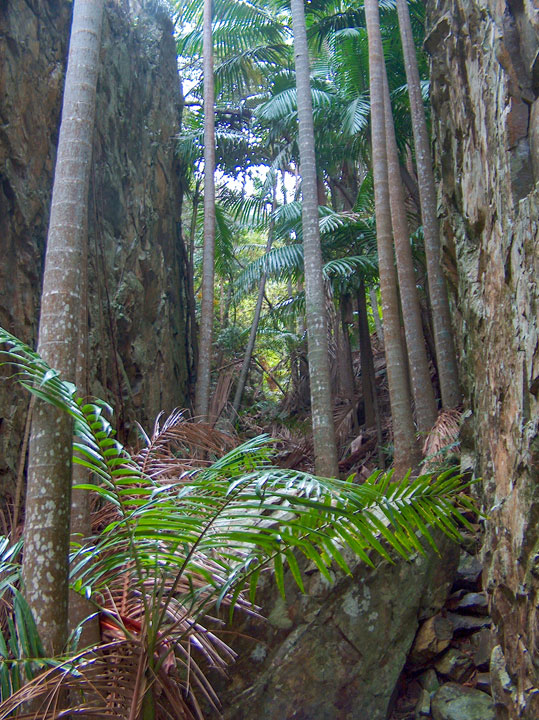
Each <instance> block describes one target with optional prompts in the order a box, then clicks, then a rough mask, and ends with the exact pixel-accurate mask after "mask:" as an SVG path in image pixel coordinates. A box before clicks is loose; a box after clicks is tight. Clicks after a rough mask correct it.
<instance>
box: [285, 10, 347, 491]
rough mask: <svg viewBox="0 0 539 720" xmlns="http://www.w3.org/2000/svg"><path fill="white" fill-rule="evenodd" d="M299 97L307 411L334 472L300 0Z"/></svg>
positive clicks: (295, 14)
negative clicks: (308, 407) (309, 403)
mask: <svg viewBox="0 0 539 720" xmlns="http://www.w3.org/2000/svg"><path fill="white" fill-rule="evenodd" d="M290 7H291V10H292V25H293V33H294V56H295V64H296V87H297V97H298V120H299V151H300V169H301V179H302V185H301V188H302V198H303V203H302V208H303V213H302V223H303V249H304V262H305V306H306V321H307V336H308V344H309V373H310V383H311V414H312V427H313V443H314V454H315V469H316V472H317V473H318V474H320V475H325V476H333V477H337V476H338V465H337V448H336V445H335V431H334V425H333V402H332V397H331V389H330V388H331V385H330V373H329V357H328V330H327V318H326V310H325V290H324V281H323V277H322V250H321V245H320V228H319V225H318V201H317V198H318V192H317V179H316V160H315V148H314V126H313V112H312V99H311V85H310V72H309V52H308V48H307V31H306V26H305V12H304V8H303V0H291V3H290Z"/></svg>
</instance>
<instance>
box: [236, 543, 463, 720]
mask: <svg viewBox="0 0 539 720" xmlns="http://www.w3.org/2000/svg"><path fill="white" fill-rule="evenodd" d="M441 543H442V547H443V556H442V558H438V557H436V556H434V555H429V556H428V557H427V558H416V559H415V560H414V561H413V562H411V563H407V562H401V561H398V562H397V563H396V564H395V565H389V564H387V563H382V564H381V565H380V566H379V567H377V568H376V570H370V569H369V568H367V567H366V566H365V565H358V566H357V567H356V569H355V571H354V577H353V578H347V577H338V578H337V581H336V583H335V585H334V586H333V587H332V588H329V587H328V585H327V583H326V582H324V581H323V579H322V578H321V577H320V575H319V573H318V572H313V573H312V574H310V575H308V577H307V584H306V594H305V595H299V594H298V591H297V589H295V588H294V587H293V586H292V584H291V582H290V580H288V581H287V597H286V601H285V602H283V601H282V599H279V597H278V595H277V594H276V592H275V590H270V588H269V586H268V588H267V589H266V591H264V592H263V594H262V602H261V604H262V609H263V612H264V614H266V616H269V617H270V619H271V623H272V625H270V624H269V623H268V624H266V625H262V624H260V623H255V622H254V621H252V620H250V621H249V620H247V619H245V622H243V623H242V624H241V625H240V626H239V627H238V628H237V629H238V630H239V631H241V632H242V633H243V634H246V635H250V636H252V637H254V638H256V643H254V642H251V643H250V644H249V643H247V641H246V645H245V648H244V649H243V650H242V646H241V645H240V646H239V647H238V649H239V650H240V658H239V661H238V663H237V665H236V666H235V667H233V668H231V677H230V679H229V681H228V682H227V684H226V687H225V686H223V695H222V698H223V704H224V707H225V711H224V716H225V718H227V720H247V719H250V718H252V717H253V716H254V714H255V715H256V717H257V719H258V720H275V718H279V720H287V719H288V718H290V719H292V718H294V719H295V718H305V719H307V718H308V719H309V720H326V719H327V720H330V719H331V720H353V719H359V718H385V717H386V714H387V711H388V708H389V705H390V701H391V697H392V694H393V691H394V689H395V686H396V683H397V680H398V678H399V675H400V673H401V671H402V668H403V666H404V663H405V661H406V656H407V653H408V651H409V649H410V646H411V644H412V641H413V639H414V636H415V633H416V630H417V628H418V624H419V621H418V615H419V613H420V611H421V608H422V607H423V606H424V603H425V602H426V603H427V604H432V603H433V594H432V591H431V588H430V587H429V583H430V578H431V577H432V575H433V573H435V574H436V573H437V574H438V575H439V574H440V573H442V572H443V573H445V576H446V581H445V582H444V583H442V585H443V586H444V587H446V588H447V589H449V587H450V586H451V583H452V578H453V574H454V571H455V570H456V566H457V562H458V548H457V547H455V546H454V545H451V544H449V541H445V540H444V541H441ZM436 566H438V567H437V568H436ZM442 569H443V570H442ZM444 600H445V598H440V599H439V601H440V602H441V603H443V602H444ZM439 607H440V606H438V607H437V608H436V607H435V610H439ZM259 648H265V650H266V652H264V653H263V652H258V649H259ZM255 658H256V659H255ZM254 708H256V711H255V710H254ZM412 711H413V706H412Z"/></svg>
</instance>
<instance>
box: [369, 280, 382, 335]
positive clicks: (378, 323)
mask: <svg viewBox="0 0 539 720" xmlns="http://www.w3.org/2000/svg"><path fill="white" fill-rule="evenodd" d="M369 300H370V301H371V308H372V316H373V318H374V326H375V327H376V334H377V335H378V339H379V340H380V342H381V343H382V344H383V343H384V328H383V325H382V319H381V317H380V311H379V310H378V296H377V295H376V290H375V289H374V287H373V286H372V285H371V287H370V288H369Z"/></svg>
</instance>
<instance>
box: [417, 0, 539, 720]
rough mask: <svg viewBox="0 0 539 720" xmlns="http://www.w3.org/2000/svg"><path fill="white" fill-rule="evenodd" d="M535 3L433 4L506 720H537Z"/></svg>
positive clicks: (448, 241)
mask: <svg viewBox="0 0 539 720" xmlns="http://www.w3.org/2000/svg"><path fill="white" fill-rule="evenodd" d="M533 6H534V4H533V3H532V2H529V1H528V0H523V2H516V1H511V2H504V1H503V0H502V1H501V2H494V0H486V2H481V3H480V2H474V1H473V0H442V1H441V2H436V3H435V2H432V1H430V2H428V3H427V7H428V15H429V19H428V26H429V27H428V32H429V33H430V34H429V35H428V37H427V40H426V43H425V45H426V48H427V50H428V51H429V53H430V56H431V70H432V76H431V94H432V108H433V129H434V135H435V144H434V145H435V153H436V165H437V173H438V179H439V182H440V185H439V198H440V214H441V221H442V235H443V240H444V242H445V262H446V266H447V269H448V271H449V277H450V279H451V281H452V291H453V302H454V318H455V325H456V331H457V332H456V337H457V342H458V344H459V351H460V363H461V379H462V382H463V386H464V388H465V395H466V397H467V408H468V410H469V419H468V421H467V425H466V426H465V428H464V433H463V435H464V440H465V441H466V442H467V444H468V448H467V449H468V451H469V453H470V464H473V465H474V469H475V471H476V472H477V474H478V475H481V476H482V477H483V478H484V486H483V492H484V500H485V506H486V509H487V511H488V512H489V514H490V518H491V519H490V521H489V522H488V523H487V537H486V542H485V547H484V550H483V556H484V562H485V574H486V577H485V581H486V582H485V585H486V588H487V590H488V593H489V599H490V605H491V613H492V618H493V620H494V622H495V624H496V638H497V642H498V643H499V647H498V648H495V650H496V653H495V656H496V663H493V664H491V671H492V672H493V673H495V674H497V675H498V676H500V677H499V678H498V680H496V678H494V677H493V679H492V683H493V690H494V693H495V700H496V702H497V709H498V714H499V717H501V718H509V717H510V718H517V717H518V718H529V719H530V720H531V719H532V718H537V717H539V692H538V690H537V687H538V677H537V653H538V652H539V627H538V625H537V610H536V606H537V593H538V590H539V583H538V577H539V538H538V529H537V528H538V518H539V502H538V500H539V496H538V492H539V485H538V484H537V466H538V459H539V453H538V450H539V445H538V439H537V425H538V407H537V395H538V392H539V343H538V325H537V309H538V304H537V279H538V278H539V254H538V252H537V248H538V239H539V238H538V233H539V190H538V185H537V183H538V181H539V162H538V160H539V142H538V132H539V131H538V128H539V100H538V92H539V82H538V81H539V75H538V71H539V66H538V56H537V50H538V47H539V11H538V10H537V9H534V7H533ZM472 453H473V455H472ZM534 657H535V660H533V658H534ZM534 663H535V664H534ZM504 673H505V675H504ZM497 688H498V689H497Z"/></svg>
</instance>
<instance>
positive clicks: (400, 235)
mask: <svg viewBox="0 0 539 720" xmlns="http://www.w3.org/2000/svg"><path fill="white" fill-rule="evenodd" d="M384 114H385V129H386V151H387V168H388V169H387V172H388V182H389V202H390V206H391V224H392V226H393V238H394V241H395V255H396V257H397V274H398V278H399V289H400V298H401V307H402V318H403V322H404V332H405V334H406V348H407V351H408V364H409V369H410V381H411V385H412V394H413V397H414V403H415V414H416V419H417V429H418V430H419V432H420V433H422V434H426V433H428V432H429V431H430V429H431V428H432V426H433V425H434V423H435V422H436V418H437V416H438V411H437V408H436V400H435V397H434V390H433V388H432V382H431V379H430V369H429V361H428V358H427V349H426V346H425V338H424V337H423V325H422V322H421V306H420V304H419V297H418V294H417V284H416V277H415V270H414V261H413V258H412V246H411V245H410V232H409V228H408V221H407V219H406V206H405V201H404V189H403V186H402V181H401V173H400V163H399V153H398V150H397V139H396V137H395V126H394V124H393V115H392V112H391V99H390V97H389V86H388V83H387V70H386V67H385V61H384Z"/></svg>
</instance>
